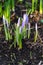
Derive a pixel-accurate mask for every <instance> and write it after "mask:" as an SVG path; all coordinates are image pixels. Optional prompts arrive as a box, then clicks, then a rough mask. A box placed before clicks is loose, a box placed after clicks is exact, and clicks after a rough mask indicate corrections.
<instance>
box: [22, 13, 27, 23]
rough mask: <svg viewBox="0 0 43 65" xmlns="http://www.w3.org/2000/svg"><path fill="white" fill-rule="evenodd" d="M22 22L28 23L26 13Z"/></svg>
mask: <svg viewBox="0 0 43 65" xmlns="http://www.w3.org/2000/svg"><path fill="white" fill-rule="evenodd" d="M23 22H25V24H28V15H27V14H24V15H23Z"/></svg>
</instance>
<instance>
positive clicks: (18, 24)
mask: <svg viewBox="0 0 43 65" xmlns="http://www.w3.org/2000/svg"><path fill="white" fill-rule="evenodd" d="M17 26H18V27H19V26H20V18H18V23H17Z"/></svg>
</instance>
